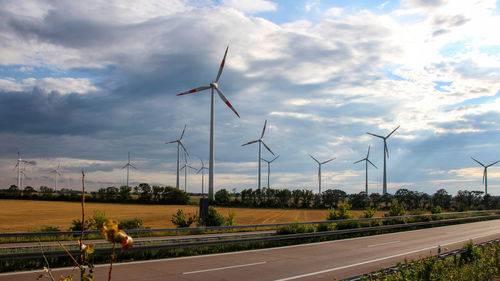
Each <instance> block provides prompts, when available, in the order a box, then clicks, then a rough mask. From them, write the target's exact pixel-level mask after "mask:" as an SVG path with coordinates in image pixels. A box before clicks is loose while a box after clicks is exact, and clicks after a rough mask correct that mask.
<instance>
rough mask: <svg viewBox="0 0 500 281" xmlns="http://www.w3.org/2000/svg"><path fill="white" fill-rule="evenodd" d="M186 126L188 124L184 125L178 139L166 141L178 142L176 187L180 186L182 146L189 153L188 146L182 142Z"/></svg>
mask: <svg viewBox="0 0 500 281" xmlns="http://www.w3.org/2000/svg"><path fill="white" fill-rule="evenodd" d="M186 126H187V125H184V129H182V134H181V137H180V138H179V139H177V140H173V141H169V142H166V143H165V144H170V143H177V181H176V185H175V187H177V188H179V171H180V170H179V168H180V167H179V158H180V147H181V146H182V149H184V152H185V153H187V150H186V148H185V147H184V145H183V144H182V137H183V136H184V132H185V131H186Z"/></svg>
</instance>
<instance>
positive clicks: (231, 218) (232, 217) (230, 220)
mask: <svg viewBox="0 0 500 281" xmlns="http://www.w3.org/2000/svg"><path fill="white" fill-rule="evenodd" d="M235 217H236V214H235V213H234V212H232V211H229V214H228V215H227V218H226V222H225V225H228V226H231V225H234V221H235Z"/></svg>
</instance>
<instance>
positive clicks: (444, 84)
mask: <svg viewBox="0 0 500 281" xmlns="http://www.w3.org/2000/svg"><path fill="white" fill-rule="evenodd" d="M433 82H434V84H436V85H435V86H434V89H436V90H438V91H440V92H445V93H449V92H450V90H447V89H443V88H441V87H447V86H450V85H451V84H452V83H453V82H447V81H433Z"/></svg>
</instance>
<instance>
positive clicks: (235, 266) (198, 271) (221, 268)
mask: <svg viewBox="0 0 500 281" xmlns="http://www.w3.org/2000/svg"><path fill="white" fill-rule="evenodd" d="M265 263H267V262H265V261H261V262H254V263H247V264H240V265H232V266H225V267H217V268H210V269H204V270H197V271H189V272H184V273H182V274H193V273H201V272H208V271H217V270H225V269H231V268H238V267H245V266H252V265H259V264H265Z"/></svg>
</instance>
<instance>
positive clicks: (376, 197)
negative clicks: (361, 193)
mask: <svg viewBox="0 0 500 281" xmlns="http://www.w3.org/2000/svg"><path fill="white" fill-rule="evenodd" d="M370 201H371V202H372V204H373V208H375V209H378V206H379V205H380V202H382V196H380V194H379V193H376V192H374V193H372V194H370Z"/></svg>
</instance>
